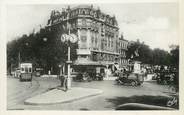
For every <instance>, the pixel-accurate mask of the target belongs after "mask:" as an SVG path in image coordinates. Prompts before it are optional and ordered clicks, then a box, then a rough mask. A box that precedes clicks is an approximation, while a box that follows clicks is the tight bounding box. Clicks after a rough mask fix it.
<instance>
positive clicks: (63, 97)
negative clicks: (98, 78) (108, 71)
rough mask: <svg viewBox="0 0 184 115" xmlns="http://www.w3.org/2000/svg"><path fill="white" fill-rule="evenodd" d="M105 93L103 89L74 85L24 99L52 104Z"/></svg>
mask: <svg viewBox="0 0 184 115" xmlns="http://www.w3.org/2000/svg"><path fill="white" fill-rule="evenodd" d="M101 93H103V91H102V90H99V89H92V88H81V87H72V89H70V90H67V91H64V90H61V89H59V88H55V89H52V90H50V91H48V92H45V93H42V94H39V95H37V96H35V97H32V98H29V99H27V100H25V101H24V104H29V105H50V104H58V103H68V102H72V101H76V100H79V99H84V98H87V97H91V96H96V95H99V94H101Z"/></svg>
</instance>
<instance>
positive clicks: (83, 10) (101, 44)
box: [48, 5, 126, 65]
mask: <svg viewBox="0 0 184 115" xmlns="http://www.w3.org/2000/svg"><path fill="white" fill-rule="evenodd" d="M48 27H50V28H55V27H57V28H62V29H64V30H66V31H65V33H67V32H68V29H69V28H70V30H71V33H74V34H76V35H77V36H78V39H79V40H78V49H77V56H78V58H77V60H76V62H75V64H76V65H80V64H85V62H86V65H87V64H91V65H93V64H94V65H98V64H99V65H100V64H104V65H112V64H114V62H115V61H117V60H118V58H119V54H120V53H123V51H124V50H126V47H125V46H124V45H123V44H125V45H126V43H125V42H126V41H125V40H119V37H118V35H119V27H118V23H117V20H116V18H115V16H110V15H108V14H105V13H103V12H102V11H101V10H100V9H99V8H94V7H93V5H91V6H90V5H80V6H77V7H74V8H70V7H68V8H66V9H63V10H62V11H52V13H51V16H50V19H49V21H48ZM120 41H121V43H120V44H121V46H122V49H124V50H121V52H119V48H118V47H119V42H120ZM122 55H125V54H124V53H123V54H122ZM124 57H125V56H123V58H124ZM123 58H122V59H123ZM121 61H123V62H124V60H121Z"/></svg>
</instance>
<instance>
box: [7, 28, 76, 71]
mask: <svg viewBox="0 0 184 115" xmlns="http://www.w3.org/2000/svg"><path fill="white" fill-rule="evenodd" d="M58 31H59V30H58V28H51V29H49V28H42V29H40V31H39V32H37V33H31V34H29V35H23V36H21V37H20V38H18V39H16V40H13V41H11V42H8V44H7V67H8V68H7V69H8V70H9V71H10V69H11V68H15V67H16V68H17V67H18V63H19V61H20V62H31V63H33V67H41V68H44V70H45V73H46V72H47V71H48V70H51V71H52V72H53V73H57V72H58V71H59V70H58V69H59V68H58V65H59V64H63V63H65V62H66V60H67V44H66V43H62V42H61V40H60V35H61V34H62V33H63V32H64V31H62V30H60V33H59V32H58ZM77 47H78V46H77V44H76V43H75V44H71V60H75V59H76V58H77V56H76V49H77Z"/></svg>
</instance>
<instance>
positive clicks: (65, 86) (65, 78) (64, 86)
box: [63, 75, 68, 92]
mask: <svg viewBox="0 0 184 115" xmlns="http://www.w3.org/2000/svg"><path fill="white" fill-rule="evenodd" d="M67 82H68V80H67V76H66V75H64V80H63V88H64V91H65V92H66V91H67V90H68V86H67Z"/></svg>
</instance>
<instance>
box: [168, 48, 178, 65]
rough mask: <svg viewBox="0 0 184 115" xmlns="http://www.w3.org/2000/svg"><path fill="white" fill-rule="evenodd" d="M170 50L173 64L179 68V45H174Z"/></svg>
mask: <svg viewBox="0 0 184 115" xmlns="http://www.w3.org/2000/svg"><path fill="white" fill-rule="evenodd" d="M170 48H171V51H170V55H171V64H172V65H173V66H175V67H177V68H179V46H178V45H172V46H171V47H170Z"/></svg>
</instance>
